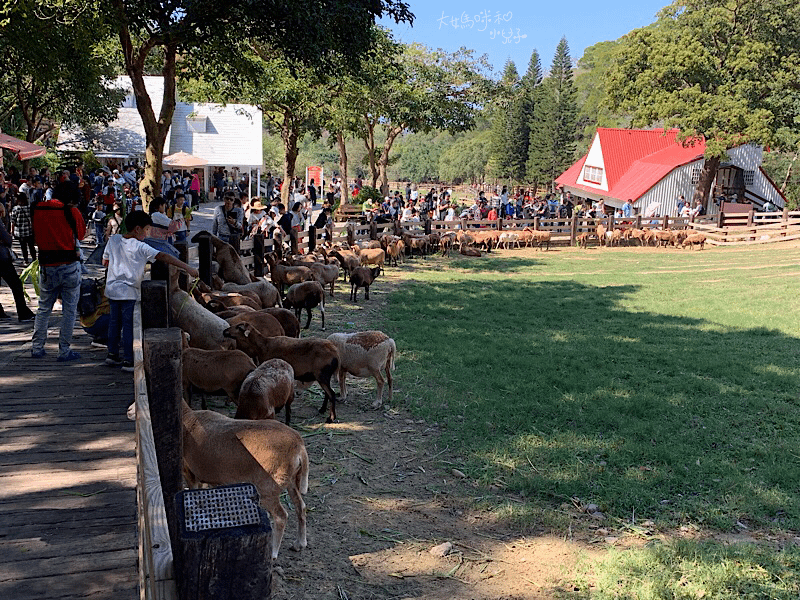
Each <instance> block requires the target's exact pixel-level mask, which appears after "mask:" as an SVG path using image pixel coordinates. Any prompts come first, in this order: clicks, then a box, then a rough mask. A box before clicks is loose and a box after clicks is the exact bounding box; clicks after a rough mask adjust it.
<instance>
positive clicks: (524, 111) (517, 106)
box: [512, 50, 542, 181]
mask: <svg viewBox="0 0 800 600" xmlns="http://www.w3.org/2000/svg"><path fill="white" fill-rule="evenodd" d="M541 83H542V64H541V62H540V60H539V53H538V52H537V51H536V50H534V51H533V53H532V54H531V58H530V60H529V61H528V70H527V72H526V73H525V75H524V76H523V77H522V80H521V81H520V86H519V92H518V94H517V98H516V100H515V102H514V114H513V119H514V122H515V125H514V128H513V130H514V139H513V144H514V149H515V151H514V162H513V165H512V170H513V171H514V173H515V174H517V176H516V179H518V180H520V181H531V180H532V178H531V177H530V176H529V174H528V173H527V162H528V153H529V148H530V136H531V122H532V121H533V113H534V109H535V107H536V96H537V94H538V87H539V85H540V84H541Z"/></svg>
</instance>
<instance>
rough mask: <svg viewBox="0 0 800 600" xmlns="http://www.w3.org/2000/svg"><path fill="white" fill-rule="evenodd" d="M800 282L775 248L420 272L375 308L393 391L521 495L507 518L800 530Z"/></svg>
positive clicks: (547, 258)
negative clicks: (590, 509)
mask: <svg viewBox="0 0 800 600" xmlns="http://www.w3.org/2000/svg"><path fill="white" fill-rule="evenodd" d="M798 277H800V248H783V249H782V248H776V247H774V246H772V247H756V248H749V249H747V250H744V249H741V250H740V249H714V250H706V251H702V252H699V251H698V252H690V251H677V250H663V251H655V250H649V251H648V250H644V251H643V250H639V249H616V250H611V251H609V250H591V251H575V250H571V249H570V250H562V251H554V252H549V253H548V252H539V253H533V252H525V253H520V252H517V253H515V252H504V253H497V254H494V253H493V254H492V255H490V256H488V257H483V258H480V259H467V258H465V257H461V256H457V257H455V258H452V259H439V258H436V259H430V260H428V261H426V262H424V264H423V261H415V269H414V270H413V271H411V272H410V273H407V274H405V275H404V276H403V284H402V285H400V286H399V287H398V288H397V291H396V292H394V293H393V294H392V295H391V297H390V305H389V309H388V313H387V315H386V320H387V321H388V322H387V323H386V329H387V331H390V332H391V333H392V335H393V336H394V338H395V340H396V341H397V345H398V348H399V353H400V360H399V361H398V373H397V381H398V389H400V392H399V393H398V394H397V395H396V396H395V398H396V399H398V400H399V399H403V398H404V399H405V400H404V401H405V402H406V404H407V405H408V406H409V407H410V408H411V410H413V411H414V412H415V413H417V414H419V415H421V416H424V417H425V418H427V419H430V420H432V421H437V422H438V423H439V424H441V425H443V426H444V428H445V433H444V438H445V439H444V440H443V441H444V442H445V443H446V444H448V445H449V446H450V448H454V449H455V450H456V453H457V454H458V455H459V456H460V457H461V458H462V459H463V461H464V467H465V471H466V472H467V474H468V475H469V476H470V477H472V478H473V479H476V480H478V481H480V482H482V483H485V484H491V483H495V484H496V485H499V486H501V487H502V488H504V489H505V490H507V491H510V492H514V493H516V494H519V495H522V496H524V497H525V498H526V502H525V503H524V504H523V505H519V504H516V509H515V513H516V515H515V518H518V519H525V518H527V519H528V520H529V522H530V521H534V520H538V521H540V524H544V525H545V526H548V525H551V526H558V523H559V511H558V507H559V506H560V505H561V504H562V503H563V502H564V499H565V498H579V499H580V500H581V501H582V502H584V503H587V502H591V503H595V504H597V505H598V506H599V507H600V509H601V510H602V511H603V512H604V513H605V514H606V515H608V516H609V517H610V518H611V519H612V521H610V522H614V521H613V520H614V519H620V520H623V521H625V522H631V520H632V518H633V517H634V516H635V519H636V521H637V522H641V521H642V520H646V519H648V520H652V521H653V522H654V523H655V527H656V528H660V529H662V530H664V531H666V530H669V529H671V528H674V527H677V526H681V525H692V526H693V527H697V528H699V529H700V530H708V531H753V530H761V531H769V532H773V533H776V532H778V533H780V532H788V531H797V530H800V497H799V496H798V494H799V493H800V401H799V400H798V396H799V395H800V386H799V385H798V382H799V381H800V379H799V378H798V375H800V298H798V290H800V286H798V284H797V281H798ZM525 515H527V517H526V516H525ZM561 518H562V519H563V517H561ZM562 522H563V520H562ZM617 522H618V521H617ZM745 527H746V528H747V529H746V530H745V529H744V528H745ZM631 597H644V596H631ZM654 597H661V596H654Z"/></svg>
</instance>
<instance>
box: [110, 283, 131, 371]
mask: <svg viewBox="0 0 800 600" xmlns="http://www.w3.org/2000/svg"><path fill="white" fill-rule="evenodd" d="M108 304H109V306H110V307H111V320H110V321H109V322H108V355H109V356H119V344H120V330H121V331H122V360H124V361H126V362H131V363H132V362H133V307H134V306H136V300H111V299H109V301H108Z"/></svg>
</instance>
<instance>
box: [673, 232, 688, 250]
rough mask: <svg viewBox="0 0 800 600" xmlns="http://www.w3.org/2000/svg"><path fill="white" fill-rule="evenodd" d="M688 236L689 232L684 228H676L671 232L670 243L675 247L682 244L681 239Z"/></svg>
mask: <svg viewBox="0 0 800 600" xmlns="http://www.w3.org/2000/svg"><path fill="white" fill-rule="evenodd" d="M688 236H689V232H688V231H687V230H686V229H678V230H676V231H673V232H672V240H671V241H672V245H673V246H675V247H676V248H677V247H679V246H680V245H681V244H683V240H685V239H686V238H687V237H688Z"/></svg>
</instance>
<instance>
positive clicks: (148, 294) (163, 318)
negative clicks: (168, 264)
mask: <svg viewBox="0 0 800 600" xmlns="http://www.w3.org/2000/svg"><path fill="white" fill-rule="evenodd" d="M154 327H169V284H168V283H167V282H166V281H164V280H155V281H153V280H152V279H151V280H149V281H148V280H145V281H142V329H152V328H154Z"/></svg>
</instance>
